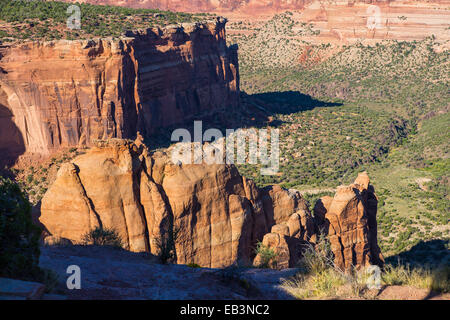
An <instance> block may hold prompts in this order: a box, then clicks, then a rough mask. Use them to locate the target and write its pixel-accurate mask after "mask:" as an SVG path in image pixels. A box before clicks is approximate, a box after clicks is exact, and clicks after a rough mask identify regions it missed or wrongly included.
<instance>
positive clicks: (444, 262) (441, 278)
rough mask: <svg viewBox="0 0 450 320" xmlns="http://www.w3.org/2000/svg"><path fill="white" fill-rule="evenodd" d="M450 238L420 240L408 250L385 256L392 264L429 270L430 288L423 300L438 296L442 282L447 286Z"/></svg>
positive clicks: (449, 276)
mask: <svg viewBox="0 0 450 320" xmlns="http://www.w3.org/2000/svg"><path fill="white" fill-rule="evenodd" d="M449 246H450V240H448V239H435V240H429V241H420V242H419V243H418V244H416V245H414V246H413V247H412V248H411V249H410V250H407V251H404V252H401V253H399V254H397V255H394V256H391V257H388V258H386V264H387V265H392V266H394V267H395V266H398V265H409V266H410V268H411V269H422V268H423V269H425V270H431V271H430V273H429V274H430V276H431V278H432V280H431V285H430V286H431V288H432V289H429V292H428V294H427V296H426V297H425V298H424V300H428V299H431V298H433V297H436V296H439V295H440V294H441V292H439V291H440V290H442V286H443V284H445V285H446V286H447V288H448V283H449V282H450V250H449ZM438 289H440V290H438Z"/></svg>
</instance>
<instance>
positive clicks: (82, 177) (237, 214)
mask: <svg viewBox="0 0 450 320" xmlns="http://www.w3.org/2000/svg"><path fill="white" fill-rule="evenodd" d="M40 222H41V223H42V224H43V225H45V227H46V229H47V231H48V233H49V234H51V235H53V236H57V237H62V238H66V239H70V240H72V241H73V242H75V243H76V242H80V241H82V237H83V235H84V234H86V233H87V232H89V231H90V230H92V229H93V228H95V227H97V226H101V227H108V228H114V229H115V230H116V231H117V232H118V233H119V234H120V236H121V238H122V240H123V241H124V243H125V247H126V248H127V249H129V250H132V251H137V252H140V251H147V252H151V253H153V254H158V253H159V252H158V250H159V248H158V241H160V240H161V239H164V238H166V237H168V236H170V235H171V234H172V233H173V232H174V231H176V233H177V237H176V241H175V251H176V262H177V263H181V264H185V263H192V262H193V263H197V264H199V265H201V266H204V267H225V266H229V265H232V264H234V263H239V264H244V265H250V264H252V262H253V259H254V256H255V252H254V248H255V247H256V243H257V242H258V241H262V240H263V238H264V239H265V238H266V237H270V236H268V234H269V235H270V234H280V233H282V231H279V230H281V229H283V228H285V229H286V228H287V230H288V231H287V232H286V233H285V234H284V233H283V234H282V235H280V236H282V237H283V240H284V239H285V241H286V242H287V243H292V245H293V246H294V245H295V243H297V242H299V241H303V240H304V239H306V238H307V237H308V236H309V235H311V234H313V233H314V224H313V218H312V216H311V214H310V213H309V211H308V208H307V206H306V203H305V201H304V200H303V198H302V197H301V195H300V193H298V192H291V191H288V190H284V189H282V188H280V187H278V186H273V187H267V188H264V189H259V188H257V187H256V186H255V184H254V183H253V181H251V180H247V179H246V178H244V177H242V176H241V175H239V173H238V171H237V169H236V167H235V166H233V165H195V164H192V165H176V164H172V162H171V161H170V160H169V157H168V155H167V154H166V153H163V152H156V153H153V154H149V152H148V150H147V149H146V148H145V146H144V145H142V144H140V143H139V142H137V143H132V142H129V141H126V140H120V139H113V140H110V141H109V142H98V143H97V146H95V147H93V148H92V149H90V150H89V151H88V152H87V153H86V154H84V155H80V156H78V157H77V158H75V159H74V160H73V161H72V162H71V163H66V164H64V165H63V166H62V167H61V169H60V170H59V172H58V176H57V178H56V181H55V182H54V184H53V185H52V186H51V187H50V188H49V190H48V191H47V193H46V194H45V196H44V198H43V200H42V206H41V217H40ZM270 231H271V233H269V232H270ZM265 241H268V240H265ZM289 259H290V256H289V254H288V255H287V260H286V259H285V260H284V262H283V263H281V264H280V265H281V266H284V267H286V266H288V265H291V263H293V261H292V262H290V261H289Z"/></svg>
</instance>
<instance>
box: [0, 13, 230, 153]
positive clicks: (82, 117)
mask: <svg viewBox="0 0 450 320" xmlns="http://www.w3.org/2000/svg"><path fill="white" fill-rule="evenodd" d="M225 23H226V20H225V19H221V18H218V19H217V22H216V23H209V24H200V23H198V24H190V25H185V26H184V28H183V27H179V26H176V27H170V26H169V27H166V28H165V29H159V28H153V29H147V30H144V31H136V32H128V33H127V34H126V35H125V37H123V38H120V39H98V40H76V41H65V40H60V41H51V42H39V41H37V42H25V43H22V44H14V45H4V46H1V47H0V121H2V123H3V122H5V123H7V124H8V126H10V127H14V129H15V130H9V131H8V132H11V134H9V133H5V136H3V134H2V139H1V140H0V142H1V143H2V145H0V149H8V150H9V149H11V147H10V146H9V145H8V144H11V143H12V142H11V141H16V142H17V143H18V144H19V145H20V143H22V144H23V145H22V146H21V148H22V149H23V150H26V151H29V152H35V153H41V154H49V153H51V152H52V151H54V150H56V149H58V148H60V147H67V146H79V145H90V144H91V142H92V140H93V139H106V138H114V137H117V138H134V137H135V136H136V132H137V131H140V132H141V134H143V135H144V136H146V135H148V134H151V133H152V132H154V130H156V129H157V128H160V127H165V126H170V125H175V124H178V123H183V122H185V121H187V120H189V119H190V118H192V117H193V116H194V115H198V114H202V113H212V112H214V111H217V110H218V109H226V108H233V107H236V106H237V105H238V104H239V69H238V61H237V48H235V47H227V46H226V39H225ZM2 110H3V111H2ZM2 130H3V129H2ZM18 135H19V136H18ZM3 140H5V141H3ZM3 142H5V143H3ZM18 149H20V147H17V146H15V150H18ZM23 150H22V151H23Z"/></svg>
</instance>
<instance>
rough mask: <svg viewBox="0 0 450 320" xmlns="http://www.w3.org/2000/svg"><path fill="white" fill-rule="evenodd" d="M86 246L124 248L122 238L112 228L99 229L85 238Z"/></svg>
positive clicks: (92, 231) (90, 232)
mask: <svg viewBox="0 0 450 320" xmlns="http://www.w3.org/2000/svg"><path fill="white" fill-rule="evenodd" d="M82 242H83V244H84V245H96V246H112V247H118V248H122V238H121V237H120V236H119V234H118V233H117V231H115V230H114V229H110V228H103V227H97V228H95V229H93V230H91V231H89V232H88V233H86V234H85V235H84V236H83V240H82Z"/></svg>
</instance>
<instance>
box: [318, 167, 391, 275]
mask: <svg viewBox="0 0 450 320" xmlns="http://www.w3.org/2000/svg"><path fill="white" fill-rule="evenodd" d="M377 202H378V201H377V197H376V195H375V190H374V188H373V186H372V185H370V184H369V176H368V175H367V173H366V172H363V173H360V174H359V175H358V177H357V178H356V180H355V182H354V183H353V184H351V185H349V186H340V187H338V189H337V191H336V194H335V195H334V198H331V197H324V198H322V199H321V200H320V201H318V202H317V203H316V206H315V208H314V215H315V217H316V218H317V220H316V221H318V224H319V229H322V230H323V231H324V232H325V234H327V235H328V238H329V240H330V244H331V250H332V251H333V254H334V263H335V265H336V267H338V268H339V269H341V270H343V271H349V270H351V269H352V268H353V267H357V268H358V267H364V266H368V265H370V264H372V265H373V264H374V265H379V266H381V265H382V264H383V263H384V259H383V255H382V254H381V250H380V248H379V247H378V242H377V222H376V214H377Z"/></svg>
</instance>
